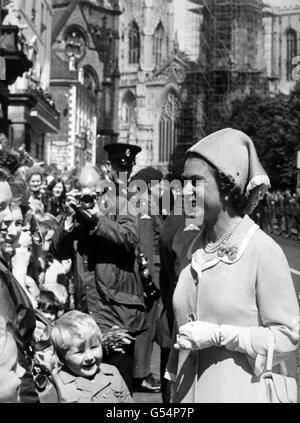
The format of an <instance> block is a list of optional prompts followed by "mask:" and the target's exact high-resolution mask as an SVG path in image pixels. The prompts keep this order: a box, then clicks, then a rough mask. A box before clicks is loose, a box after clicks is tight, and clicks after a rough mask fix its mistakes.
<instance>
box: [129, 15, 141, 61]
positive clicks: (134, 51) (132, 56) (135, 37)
mask: <svg viewBox="0 0 300 423" xmlns="http://www.w3.org/2000/svg"><path fill="white" fill-rule="evenodd" d="M128 39H129V60H128V61H129V64H130V65H131V64H136V63H139V60H140V31H139V27H138V26H137V24H136V22H132V23H131V24H130V27H129V32H128Z"/></svg>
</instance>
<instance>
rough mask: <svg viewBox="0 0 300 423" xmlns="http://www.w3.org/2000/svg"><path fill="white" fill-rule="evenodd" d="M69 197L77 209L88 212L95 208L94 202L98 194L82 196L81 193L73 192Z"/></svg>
mask: <svg viewBox="0 0 300 423" xmlns="http://www.w3.org/2000/svg"><path fill="white" fill-rule="evenodd" d="M71 195H73V196H74V198H75V200H76V203H77V204H76V206H77V208H78V209H79V208H81V209H84V210H90V209H92V208H93V207H94V206H95V201H96V200H97V198H98V193H97V192H93V193H91V194H82V192H81V191H76V192H73V193H72V194H71Z"/></svg>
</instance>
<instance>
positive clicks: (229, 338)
mask: <svg viewBox="0 0 300 423" xmlns="http://www.w3.org/2000/svg"><path fill="white" fill-rule="evenodd" d="M220 346H223V347H225V348H226V349H227V350H230V351H238V352H240V353H244V354H248V355H249V356H250V357H252V358H255V357H256V355H257V354H256V352H255V351H254V350H253V347H252V344H251V336H250V328H244V327H240V326H232V325H221V326H220Z"/></svg>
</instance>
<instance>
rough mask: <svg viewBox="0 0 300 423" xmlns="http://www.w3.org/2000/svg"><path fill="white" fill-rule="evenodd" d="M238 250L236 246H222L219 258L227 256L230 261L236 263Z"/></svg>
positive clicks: (219, 250) (219, 249)
mask: <svg viewBox="0 0 300 423" xmlns="http://www.w3.org/2000/svg"><path fill="white" fill-rule="evenodd" d="M237 253H238V248H237V246H236V245H233V246H231V247H228V246H227V244H221V245H220V246H219V248H218V252H217V255H218V257H224V256H227V257H228V259H229V260H230V261H234V260H235V259H236V258H237Z"/></svg>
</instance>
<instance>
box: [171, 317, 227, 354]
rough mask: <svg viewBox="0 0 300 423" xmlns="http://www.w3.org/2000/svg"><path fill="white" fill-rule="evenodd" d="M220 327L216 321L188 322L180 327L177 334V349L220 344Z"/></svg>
mask: <svg viewBox="0 0 300 423" xmlns="http://www.w3.org/2000/svg"><path fill="white" fill-rule="evenodd" d="M219 335H220V327H219V325H216V324H214V323H208V322H202V321H200V320H196V321H195V322H189V323H186V324H185V325H183V326H180V328H179V334H178V335H177V336H176V344H174V348H175V349H180V348H182V349H187V350H202V349H204V348H209V347H212V346H218V345H219Z"/></svg>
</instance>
